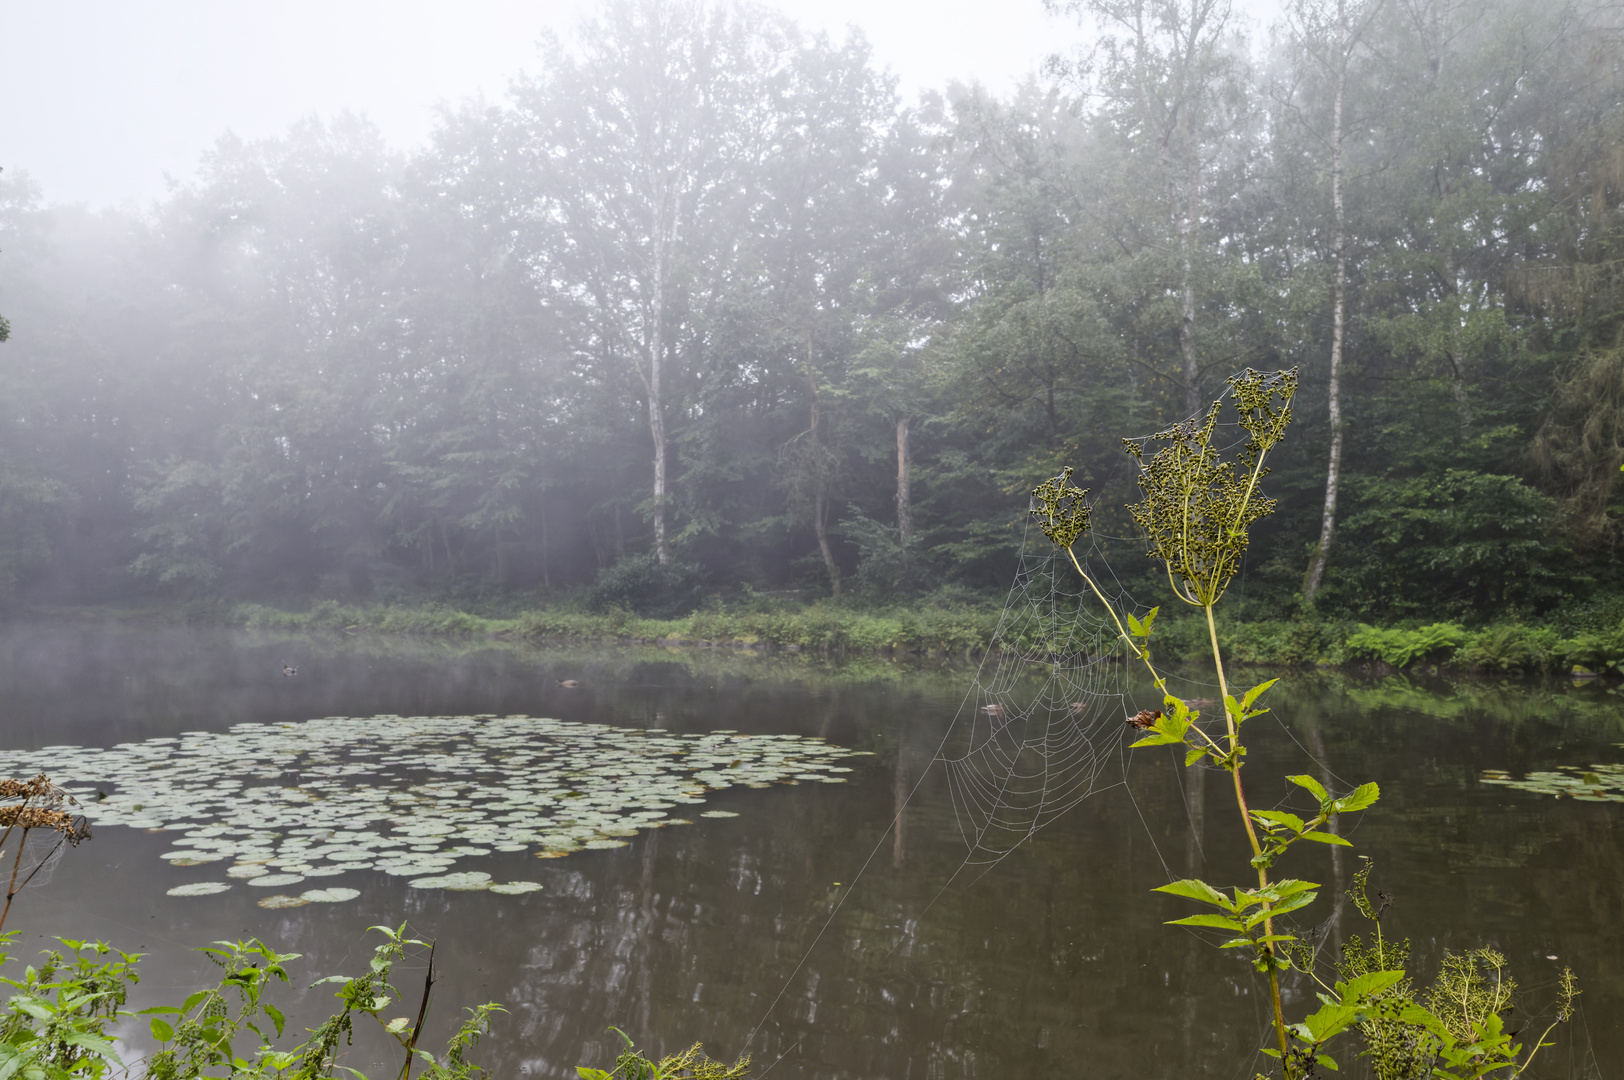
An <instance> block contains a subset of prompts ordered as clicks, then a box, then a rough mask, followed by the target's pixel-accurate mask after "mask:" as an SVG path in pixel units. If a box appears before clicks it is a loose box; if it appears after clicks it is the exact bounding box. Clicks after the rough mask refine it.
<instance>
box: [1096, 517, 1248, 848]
mask: <svg viewBox="0 0 1624 1080" xmlns="http://www.w3.org/2000/svg"><path fill="white" fill-rule="evenodd" d="M1066 554H1067V555H1069V556H1071V565H1073V566H1075V567H1076V568H1077V574H1078V576H1079V577H1081V578H1082V579H1083V581H1085V582H1087V583H1088V587H1089V590H1090V591H1092V592H1093V594H1094V597H1095V599H1097V600H1099V602H1100V606H1101V607H1103V608H1104V609H1105V613H1106V614H1107V615H1109V616H1111V621H1112V622H1113V623H1115V624H1116V629H1117V635H1118V636H1119V637H1121V638H1122V640H1123V641H1124V642H1126V643H1127V645H1128V648H1130V649H1132V650H1133V654H1134V655H1135V656H1137V657H1138V658H1139V660H1140V662H1142V663H1143V664H1144V665H1145V670H1146V671H1148V672H1150V677H1151V680H1152V681H1153V682H1155V684H1156V689H1158V690H1160V691H1161V692H1162V693H1163V695H1166V693H1167V680H1166V679H1164V678H1162V676H1161V674H1160V673H1158V672H1157V670H1156V667H1155V665H1154V664H1152V663H1151V662H1150V653H1149V652H1148V651H1146V650H1144V649H1141V648H1140V647H1139V643H1138V642H1137V641H1135V640H1134V639H1133V638H1132V636H1130V635H1129V633H1128V631H1127V629H1126V628H1124V627H1123V625H1122V620H1121V619H1119V618H1117V613H1116V608H1114V607H1112V606H1111V602H1110V601H1109V600H1107V599H1106V598H1105V594H1104V593H1102V592H1100V587H1099V586H1098V585H1096V584H1094V579H1093V578H1091V577H1089V576H1088V571H1086V570H1084V569H1083V564H1082V563H1080V562H1078V561H1077V553H1076V552H1074V551H1072V550H1071V548H1067V549H1066ZM1209 614H1210V612H1209ZM1191 727H1192V729H1193V730H1194V731H1195V733H1196V734H1198V735H1200V736H1201V737H1202V738H1203V739H1206V740H1207V742H1208V743H1211V744H1212V748H1213V749H1214V750H1217V749H1218V744H1217V743H1215V742H1213V739H1212V736H1211V735H1208V734H1207V733H1206V732H1205V731H1202V730H1201V729H1200V728H1198V727H1195V726H1194V725H1191ZM1230 742H1231V745H1230V749H1232V750H1233V749H1234V745H1233V744H1234V732H1233V731H1231V732H1230ZM1237 782H1238V781H1237ZM1252 848H1253V850H1256V849H1257V839H1256V838H1255V837H1254V838H1253V840H1252Z"/></svg>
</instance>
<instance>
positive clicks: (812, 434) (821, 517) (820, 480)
mask: <svg viewBox="0 0 1624 1080" xmlns="http://www.w3.org/2000/svg"><path fill="white" fill-rule="evenodd" d="M806 350H807V377H806V381H807V385H808V386H810V387H811V389H812V416H811V424H810V426H808V428H807V432H806V434H807V438H808V439H809V440H810V441H811V449H812V470H813V475H812V492H813V494H812V531H813V532H815V533H817V536H818V551H820V552H821V553H822V554H823V568H824V570H826V571H828V574H829V591H830V592H832V593H833V594H834V595H836V596H839V595H840V564H839V563H837V562H835V555H834V551H833V549H831V548H830V547H829V478H828V476H827V475H826V473H827V470H826V468H825V464H824V460H823V444H822V443H821V442H820V441H819V439H818V376H817V373H816V372H815V371H814V370H813V369H812V366H811V360H812V355H811V354H812V338H811V335H808V336H807V344H806Z"/></svg>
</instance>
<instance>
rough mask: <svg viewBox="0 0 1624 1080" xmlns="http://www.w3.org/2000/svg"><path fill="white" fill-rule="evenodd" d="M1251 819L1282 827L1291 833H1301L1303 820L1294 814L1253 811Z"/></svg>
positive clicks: (1274, 811)
mask: <svg viewBox="0 0 1624 1080" xmlns="http://www.w3.org/2000/svg"><path fill="white" fill-rule="evenodd" d="M1252 818H1253V819H1254V820H1256V821H1260V822H1267V823H1269V824H1271V825H1284V826H1285V827H1286V828H1288V829H1290V830H1291V831H1292V832H1293V833H1300V832H1302V831H1303V819H1302V818H1300V817H1298V816H1297V815H1296V814H1288V813H1286V811H1284V810H1253V811H1252Z"/></svg>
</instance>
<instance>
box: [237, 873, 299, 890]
mask: <svg viewBox="0 0 1624 1080" xmlns="http://www.w3.org/2000/svg"><path fill="white" fill-rule="evenodd" d="M303 880H304V875H303V874H266V875H265V876H264V877H253V878H249V879H248V884H250V885H259V886H262V887H267V888H280V887H281V886H283V885H297V884H299V882H301V881H303Z"/></svg>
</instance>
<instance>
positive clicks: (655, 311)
mask: <svg viewBox="0 0 1624 1080" xmlns="http://www.w3.org/2000/svg"><path fill="white" fill-rule="evenodd" d="M659 233H660V230H659V227H658V224H656V231H655V236H654V289H653V295H652V296H651V297H650V300H651V303H650V307H651V309H652V310H651V312H650V322H651V324H652V325H651V326H650V328H649V372H648V374H649V379H648V429H649V434H650V435H652V436H653V438H654V556H655V558H657V559H658V560H659V561H660V565H661V566H664V565H665V564H667V563H669V562H670V561H671V548H670V545H669V544H668V543H667V542H666V537H665V401H664V400H663V397H662V395H661V392H660V372H661V367H662V366H663V361H664V359H665V357H664V355H663V353H664V347H665V342H664V340H663V331H664V329H665V326H664V323H665V238H664V237H663V236H661V235H659Z"/></svg>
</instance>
